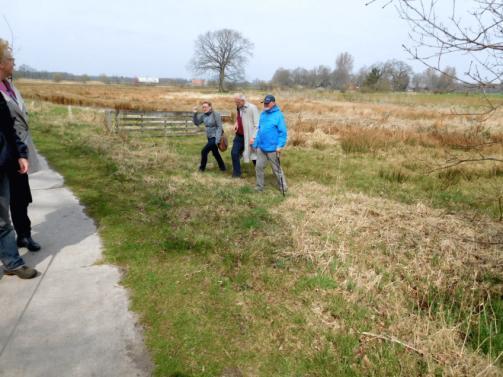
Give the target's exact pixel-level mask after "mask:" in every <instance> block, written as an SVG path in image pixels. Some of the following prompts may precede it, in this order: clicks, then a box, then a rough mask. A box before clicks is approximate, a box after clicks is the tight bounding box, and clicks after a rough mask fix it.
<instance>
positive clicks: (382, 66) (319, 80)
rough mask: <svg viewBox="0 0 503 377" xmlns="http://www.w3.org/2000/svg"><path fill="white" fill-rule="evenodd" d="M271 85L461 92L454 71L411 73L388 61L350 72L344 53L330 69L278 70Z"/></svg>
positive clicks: (404, 66) (402, 65)
mask: <svg viewBox="0 0 503 377" xmlns="http://www.w3.org/2000/svg"><path fill="white" fill-rule="evenodd" d="M271 84H272V85H273V86H279V87H285V88H292V87H307V88H325V89H336V90H340V91H346V90H362V91H376V92H377V91H379V92H383V91H397V92H403V91H406V90H414V91H433V92H448V91H454V90H458V89H462V87H461V86H460V85H459V83H458V82H457V80H456V69H455V68H454V67H446V68H445V69H444V70H443V72H438V71H436V70H434V69H431V68H427V69H426V70H425V71H424V72H421V73H414V71H413V69H412V67H411V66H410V65H409V64H407V63H405V62H403V61H401V60H396V59H390V60H388V61H386V62H384V63H375V64H373V65H371V66H370V67H363V68H360V69H359V70H358V71H357V72H354V58H353V57H352V56H351V54H349V53H347V52H344V53H341V54H339V55H338V57H337V59H336V60H335V67H334V68H333V69H331V68H330V67H328V66H326V65H320V66H318V67H315V68H312V69H306V68H301V67H299V68H295V69H285V68H278V69H277V70H276V72H275V73H274V75H273V77H272V79H271Z"/></svg>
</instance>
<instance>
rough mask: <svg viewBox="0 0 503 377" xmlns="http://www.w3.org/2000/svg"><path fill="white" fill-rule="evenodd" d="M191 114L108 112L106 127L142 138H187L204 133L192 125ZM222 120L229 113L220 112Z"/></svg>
mask: <svg viewBox="0 0 503 377" xmlns="http://www.w3.org/2000/svg"><path fill="white" fill-rule="evenodd" d="M192 115H193V113H192V112H188V111H135V110H133V111H130V110H128V111H126V110H108V111H107V113H106V120H107V127H108V129H109V130H114V131H115V132H120V131H124V132H128V133H135V134H140V135H144V136H149V137H150V136H189V135H197V134H200V133H203V132H205V127H204V125H201V126H199V127H196V126H195V125H194V124H193V123H192ZM220 116H221V118H222V120H227V119H229V118H230V113H227V112H222V113H221V114H220Z"/></svg>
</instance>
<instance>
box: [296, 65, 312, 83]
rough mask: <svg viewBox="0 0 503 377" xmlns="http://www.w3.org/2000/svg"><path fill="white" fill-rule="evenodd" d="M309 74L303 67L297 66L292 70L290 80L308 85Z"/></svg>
mask: <svg viewBox="0 0 503 377" xmlns="http://www.w3.org/2000/svg"><path fill="white" fill-rule="evenodd" d="M309 76H310V73H309V71H308V70H307V69H305V68H301V67H298V68H295V69H294V70H293V71H292V80H293V83H294V84H295V85H299V86H309V81H310V78H309Z"/></svg>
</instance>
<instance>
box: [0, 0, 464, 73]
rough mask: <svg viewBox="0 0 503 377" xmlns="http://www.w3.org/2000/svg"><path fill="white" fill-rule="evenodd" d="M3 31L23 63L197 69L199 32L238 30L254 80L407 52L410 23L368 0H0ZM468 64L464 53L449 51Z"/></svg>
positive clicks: (89, 69) (86, 68) (62, 67)
mask: <svg viewBox="0 0 503 377" xmlns="http://www.w3.org/2000/svg"><path fill="white" fill-rule="evenodd" d="M2 3H3V4H2V6H1V7H0V13H1V15H2V16H3V17H2V19H0V37H2V38H4V39H7V40H9V41H10V40H11V32H10V30H9V27H8V26H7V23H6V22H5V20H4V18H5V19H6V20H7V21H8V23H9V24H10V27H11V29H12V31H13V33H14V54H15V57H16V64H17V65H18V66H20V65H21V64H27V65H29V66H31V67H33V68H36V69H38V70H48V71H65V72H70V73H74V74H84V73H87V74H92V75H98V74H102V73H105V74H107V75H124V76H155V77H172V78H174V77H181V78H190V77H192V76H193V75H192V74H191V72H190V71H189V70H188V68H187V63H188V62H189V60H190V58H191V57H192V52H193V46H194V40H195V39H196V37H197V36H198V35H199V34H202V33H204V32H206V31H209V30H212V31H213V30H217V29H222V28H230V29H234V30H237V31H239V32H241V33H242V34H243V36H245V37H246V38H248V39H249V40H250V41H252V42H253V43H254V45H255V48H254V51H253V58H252V59H251V60H250V62H249V63H248V65H247V69H246V76H247V79H248V80H254V79H257V78H258V79H263V80H269V79H270V78H271V77H272V75H273V73H274V71H275V70H276V69H277V68H279V67H283V68H295V67H299V66H300V67H304V68H313V67H314V66H318V65H320V64H324V65H328V66H330V67H333V66H334V62H335V58H336V56H337V55H338V54H339V53H341V52H346V51H347V52H349V53H351V54H352V55H353V56H354V58H355V68H356V69H358V68H360V67H362V66H364V65H367V66H368V65H371V64H373V63H376V62H382V61H385V60H388V59H390V58H396V59H400V60H404V61H406V62H408V63H409V64H411V65H412V66H413V68H414V69H415V70H416V71H422V70H423V69H424V67H423V66H422V65H421V64H420V63H418V62H414V61H411V60H410V59H409V56H408V55H407V53H405V52H404V51H403V49H402V47H401V46H402V44H403V43H407V42H408V30H409V28H408V25H407V24H406V23H405V22H404V21H402V20H400V19H399V17H398V16H397V13H396V11H395V9H394V8H393V7H387V8H385V9H382V8H381V7H380V6H376V5H373V6H369V7H366V6H365V0H310V1H308V0H267V1H263V0H255V1H252V0H250V1H242V0H234V1H224V0H212V1H195V0H177V1H172V0H164V1H161V0H142V1H130V0H122V1H118V0H86V1H76V0H15V1H9V2H7V1H6V0H2ZM449 63H450V64H453V65H456V66H458V69H459V71H462V67H463V65H464V63H463V62H461V61H450V62H449Z"/></svg>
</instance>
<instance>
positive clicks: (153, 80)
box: [135, 77, 159, 84]
mask: <svg viewBox="0 0 503 377" xmlns="http://www.w3.org/2000/svg"><path fill="white" fill-rule="evenodd" d="M135 81H136V83H137V84H159V78H158V77H137V78H136V80H135Z"/></svg>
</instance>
